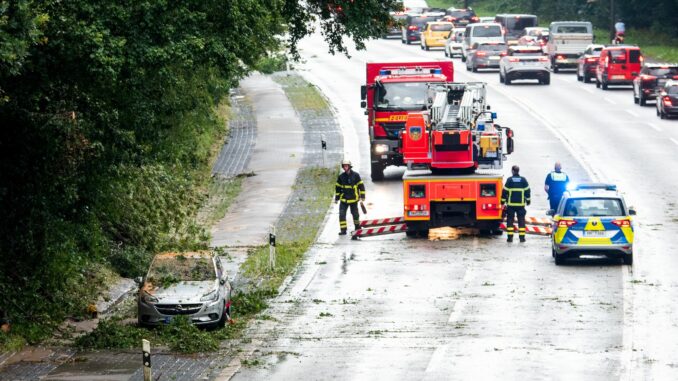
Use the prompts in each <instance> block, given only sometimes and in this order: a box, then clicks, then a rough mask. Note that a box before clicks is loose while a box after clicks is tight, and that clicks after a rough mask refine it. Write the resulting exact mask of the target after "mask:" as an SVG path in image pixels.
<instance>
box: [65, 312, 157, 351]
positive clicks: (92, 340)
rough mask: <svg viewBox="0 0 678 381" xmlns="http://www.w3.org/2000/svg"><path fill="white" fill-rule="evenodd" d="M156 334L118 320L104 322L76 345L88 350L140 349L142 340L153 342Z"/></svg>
mask: <svg viewBox="0 0 678 381" xmlns="http://www.w3.org/2000/svg"><path fill="white" fill-rule="evenodd" d="M154 334H155V333H154V332H152V331H148V330H143V329H139V328H137V327H135V326H133V325H129V324H124V323H123V322H122V321H120V320H117V319H110V320H102V321H101V322H99V325H98V326H97V328H96V329H95V330H94V331H92V332H90V333H88V334H86V335H83V336H80V337H78V338H77V339H76V340H75V345H76V346H77V347H80V348H87V349H108V348H115V349H131V348H137V347H140V346H141V340H142V339H147V340H151V341H153V336H154Z"/></svg>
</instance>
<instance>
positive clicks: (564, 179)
mask: <svg viewBox="0 0 678 381" xmlns="http://www.w3.org/2000/svg"><path fill="white" fill-rule="evenodd" d="M569 182H570V178H569V177H568V176H567V174H566V173H565V172H563V171H562V167H561V165H560V163H556V164H555V166H554V170H553V172H551V173H549V174H548V175H546V181H544V190H545V191H546V193H547V194H548V196H549V205H550V208H551V209H553V210H556V208H558V204H559V203H560V200H561V199H562V198H563V193H565V190H566V189H567V184H568V183H569Z"/></svg>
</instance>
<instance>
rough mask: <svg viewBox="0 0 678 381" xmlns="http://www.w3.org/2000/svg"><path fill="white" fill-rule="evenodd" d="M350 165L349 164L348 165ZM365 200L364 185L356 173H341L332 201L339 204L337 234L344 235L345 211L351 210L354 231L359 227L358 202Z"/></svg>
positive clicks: (345, 226) (351, 171)
mask: <svg viewBox="0 0 678 381" xmlns="http://www.w3.org/2000/svg"><path fill="white" fill-rule="evenodd" d="M349 165H350V164H349ZM364 199H365V184H363V181H362V180H361V179H360V174H358V172H355V171H353V170H352V169H350V170H349V171H348V172H343V173H342V174H341V175H339V178H337V184H336V186H335V193H334V200H335V201H340V202H341V203H340V204H339V228H340V229H341V231H340V233H339V234H346V229H347V227H348V226H347V224H346V210H347V209H348V208H351V215H352V216H353V225H354V226H355V228H356V230H357V229H358V228H359V227H360V215H359V214H358V201H359V200H364Z"/></svg>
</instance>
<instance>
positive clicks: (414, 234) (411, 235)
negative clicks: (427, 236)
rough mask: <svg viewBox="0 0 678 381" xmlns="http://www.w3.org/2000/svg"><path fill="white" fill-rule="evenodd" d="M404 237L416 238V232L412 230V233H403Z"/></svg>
mask: <svg viewBox="0 0 678 381" xmlns="http://www.w3.org/2000/svg"><path fill="white" fill-rule="evenodd" d="M405 235H406V236H407V237H408V238H417V231H416V230H412V231H410V230H406V231H405Z"/></svg>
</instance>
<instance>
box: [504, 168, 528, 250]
mask: <svg viewBox="0 0 678 381" xmlns="http://www.w3.org/2000/svg"><path fill="white" fill-rule="evenodd" d="M511 172H513V176H511V177H509V178H508V179H506V184H504V189H503V190H502V192H501V203H502V204H504V205H505V206H506V242H513V230H514V228H513V220H514V218H515V217H518V236H519V238H520V242H525V215H526V214H527V211H526V210H525V205H530V201H531V192H530V184H528V182H527V179H526V178H524V177H522V176H520V167H518V166H517V165H514V166H513V167H512V168H511Z"/></svg>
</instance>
